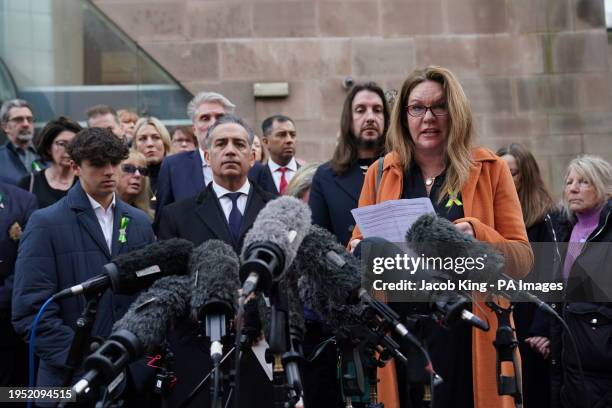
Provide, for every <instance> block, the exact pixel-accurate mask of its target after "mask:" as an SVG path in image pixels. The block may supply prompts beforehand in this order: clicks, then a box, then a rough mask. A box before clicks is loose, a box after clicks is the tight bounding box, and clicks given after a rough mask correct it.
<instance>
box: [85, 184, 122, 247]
mask: <svg viewBox="0 0 612 408" xmlns="http://www.w3.org/2000/svg"><path fill="white" fill-rule="evenodd" d="M85 194H87V193H85ZM87 198H88V199H89V203H90V204H91V208H93V210H94V213H96V218H97V219H98V223H100V228H102V233H103V234H104V239H105V240H106V245H108V251H109V252H112V251H113V249H112V241H113V221H114V218H115V193H113V201H112V202H111V204H110V205H109V206H108V209H107V210H105V209H104V207H102V205H101V204H100V203H99V202H97V201H96V200H95V199H94V198H93V197H92V196H90V195H89V194H87Z"/></svg>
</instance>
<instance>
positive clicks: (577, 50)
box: [544, 30, 609, 72]
mask: <svg viewBox="0 0 612 408" xmlns="http://www.w3.org/2000/svg"><path fill="white" fill-rule="evenodd" d="M544 41H545V43H546V44H549V46H550V47H551V50H550V52H551V53H552V60H551V62H552V65H551V67H550V68H551V69H552V70H553V71H554V72H589V71H608V67H609V66H608V56H607V53H606V52H605V50H606V49H607V47H608V39H607V34H606V32H605V31H603V30H593V31H583V32H573V33H559V34H550V35H549V36H545V37H544Z"/></svg>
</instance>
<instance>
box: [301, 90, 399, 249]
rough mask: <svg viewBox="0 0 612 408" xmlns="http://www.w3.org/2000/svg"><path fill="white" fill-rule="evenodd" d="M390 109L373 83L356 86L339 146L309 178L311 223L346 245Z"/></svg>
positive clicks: (346, 106)
mask: <svg viewBox="0 0 612 408" xmlns="http://www.w3.org/2000/svg"><path fill="white" fill-rule="evenodd" d="M388 125H389V109H388V107H387V104H386V102H385V95H384V92H383V90H382V89H381V88H380V87H379V86H378V85H377V84H375V83H374V82H368V83H365V84H357V85H355V86H354V87H353V88H352V89H351V91H350V92H349V94H348V95H347V97H346V99H345V101H344V107H343V109H342V116H341V119H340V135H339V139H338V145H337V146H336V150H335V151H334V155H333V157H332V159H331V161H329V162H327V163H325V164H323V165H322V166H320V167H319V168H318V169H317V172H316V173H315V175H314V178H313V179H312V187H311V190H310V199H309V205H310V208H311V210H312V220H313V223H315V224H318V225H320V226H322V227H324V228H326V229H328V230H329V231H330V232H331V233H333V234H334V235H335V236H336V237H337V238H338V241H340V243H342V244H343V245H346V244H348V241H349V238H350V237H351V233H352V231H353V228H355V220H354V219H353V216H352V214H351V210H352V209H353V208H357V203H358V201H359V194H360V193H361V186H362V184H363V180H364V176H365V173H366V171H367V170H368V167H369V166H370V165H371V164H372V163H374V161H375V160H376V159H377V158H378V157H379V156H381V155H382V154H383V149H384V145H385V134H386V132H387V127H388Z"/></svg>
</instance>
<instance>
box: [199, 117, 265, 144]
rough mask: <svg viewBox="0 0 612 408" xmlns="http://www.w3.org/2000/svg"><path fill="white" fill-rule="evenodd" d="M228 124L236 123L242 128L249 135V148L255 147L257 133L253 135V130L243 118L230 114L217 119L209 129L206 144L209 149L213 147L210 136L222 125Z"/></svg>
mask: <svg viewBox="0 0 612 408" xmlns="http://www.w3.org/2000/svg"><path fill="white" fill-rule="evenodd" d="M228 123H235V124H237V125H240V126H242V127H243V128H244V130H246V132H247V134H248V136H247V141H248V143H249V147H251V146H253V139H255V133H253V129H251V127H250V126H249V125H247V123H246V122H245V121H244V120H243V119H242V118H239V117H238V116H236V115H234V114H232V113H230V114H227V115H224V116H222V117H220V118H219V119H217V121H216V122H215V123H214V124H213V125H212V126H211V127H209V128H208V132H207V133H206V142H205V143H206V148H207V149H210V147H211V144H212V138H211V137H210V136H211V135H212V134H213V132H214V131H215V129H216V128H217V127H219V126H221V125H227V124H228Z"/></svg>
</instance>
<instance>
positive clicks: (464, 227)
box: [455, 221, 474, 237]
mask: <svg viewBox="0 0 612 408" xmlns="http://www.w3.org/2000/svg"><path fill="white" fill-rule="evenodd" d="M455 228H457V229H458V230H459V231H461V232H463V233H464V234H466V235H469V236H471V237H473V236H474V227H472V224H470V223H469V222H467V221H463V222H458V223H457V224H455Z"/></svg>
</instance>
